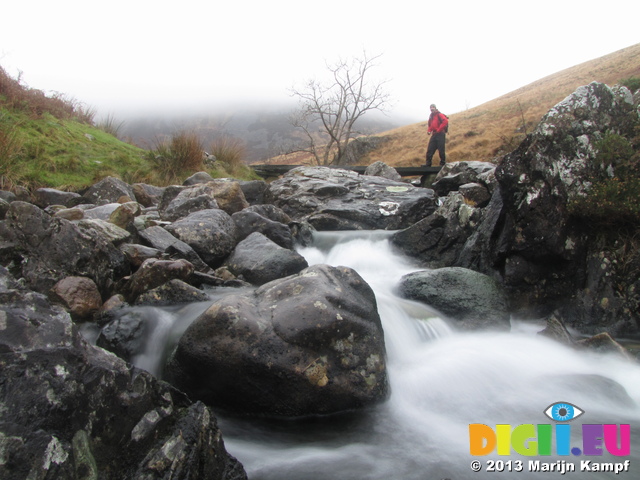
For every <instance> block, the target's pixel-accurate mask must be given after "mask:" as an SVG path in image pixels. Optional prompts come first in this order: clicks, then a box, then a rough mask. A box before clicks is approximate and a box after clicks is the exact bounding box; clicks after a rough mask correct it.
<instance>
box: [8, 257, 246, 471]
mask: <svg viewBox="0 0 640 480" xmlns="http://www.w3.org/2000/svg"><path fill="white" fill-rule="evenodd" d="M0 325H2V335H1V336H0V351H2V355H0V371H2V381H1V382H0V401H1V402H2V408H0V445H1V452H2V455H1V456H0V458H1V461H0V477H1V478H7V479H13V478H43V479H44V478H55V479H61V480H66V479H69V480H72V479H77V478H104V479H107V480H120V479H123V478H137V479H149V480H151V479H157V478H175V479H184V480H186V479H191V480H193V479H220V480H241V479H246V474H245V472H244V469H243V468H242V465H241V464H240V463H239V462H238V461H237V460H236V459H235V458H233V457H231V456H230V455H229V454H228V453H227V452H226V450H225V447H224V442H223V440H222V437H221V433H220V430H219V429H218V426H217V423H216V419H215V416H214V415H213V413H212V411H211V410H210V409H209V408H207V407H206V406H204V405H203V404H202V403H192V402H191V401H190V400H188V399H187V397H186V396H185V395H184V394H182V393H181V392H179V391H177V390H175V389H174V388H172V387H171V386H170V385H168V384H167V383H165V382H161V381H159V380H157V379H156V378H154V377H153V376H151V375H150V374H148V373H147V372H144V371H142V370H138V369H136V368H134V367H132V366H131V365H129V364H127V363H125V361H124V360H121V359H120V358H118V357H116V356H115V355H113V354H110V353H108V352H106V351H105V350H103V349H101V348H97V347H93V346H91V345H89V344H88V343H87V342H86V341H85V340H84V339H83V338H82V337H81V336H80V335H79V333H78V331H77V329H76V328H75V327H74V325H73V323H72V321H71V319H70V317H69V315H68V314H67V313H66V312H64V311H63V310H62V309H61V308H59V307H57V306H54V305H51V304H50V303H49V302H48V301H47V299H46V298H45V297H44V296H43V295H40V294H38V293H35V292H32V291H29V290H24V289H22V288H21V287H20V286H19V285H18V283H17V282H15V281H14V280H13V279H12V278H11V277H10V276H9V275H8V273H7V271H6V269H4V268H3V267H0Z"/></svg>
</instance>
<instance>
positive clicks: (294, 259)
mask: <svg viewBox="0 0 640 480" xmlns="http://www.w3.org/2000/svg"><path fill="white" fill-rule="evenodd" d="M224 265H225V266H226V267H227V268H228V269H229V270H230V271H231V272H232V273H233V274H234V275H236V276H242V277H243V278H244V279H245V280H246V281H247V282H249V283H252V284H254V285H262V284H264V283H267V282H270V281H271V280H275V279H277V278H282V277H286V276H288V275H293V274H295V273H298V272H299V271H300V270H302V269H303V268H306V267H308V266H309V265H308V264H307V261H306V260H305V259H304V257H303V256H302V255H300V254H299V253H298V252H295V251H293V250H290V249H288V248H283V247H281V246H279V245H278V244H276V243H275V242H273V241H272V240H270V239H269V238H267V237H266V236H264V235H263V234H261V233H258V232H254V233H252V234H251V235H249V236H248V237H247V238H246V239H244V240H242V241H241V242H240V243H238V245H237V246H236V248H235V250H234V251H233V253H232V254H231V255H230V256H229V258H227V259H226V260H225V262H224Z"/></svg>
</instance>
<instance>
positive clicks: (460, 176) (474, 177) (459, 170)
mask: <svg viewBox="0 0 640 480" xmlns="http://www.w3.org/2000/svg"><path fill="white" fill-rule="evenodd" d="M495 169H496V165H495V164H494V163H491V162H475V161H474V162H469V161H467V162H451V163H447V164H446V165H445V166H444V167H442V169H441V170H440V172H438V175H437V176H436V180H435V182H433V185H432V188H433V189H434V190H435V191H436V193H437V194H438V195H440V196H441V197H445V196H447V194H448V193H449V192H455V191H458V190H459V189H460V187H461V186H462V185H465V184H468V183H477V184H479V185H483V186H484V187H486V188H487V190H489V191H493V186H494V185H495V176H494V172H495Z"/></svg>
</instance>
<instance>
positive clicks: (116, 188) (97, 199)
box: [82, 177, 136, 205]
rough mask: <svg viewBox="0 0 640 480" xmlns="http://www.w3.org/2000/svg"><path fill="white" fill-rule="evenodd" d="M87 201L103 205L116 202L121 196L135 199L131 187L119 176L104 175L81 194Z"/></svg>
mask: <svg viewBox="0 0 640 480" xmlns="http://www.w3.org/2000/svg"><path fill="white" fill-rule="evenodd" d="M82 196H83V197H84V198H86V199H87V200H88V202H87V203H94V204H96V205H104V204H106V203H118V201H120V199H122V198H123V197H127V198H128V199H129V201H130V200H136V196H135V194H134V193H133V188H131V186H130V185H128V184H127V183H125V182H123V181H122V180H120V179H119V178H114V177H106V178H105V179H103V180H100V181H99V182H98V183H95V184H94V185H92V186H91V187H89V188H88V189H87V191H85V192H84V193H83V195H82Z"/></svg>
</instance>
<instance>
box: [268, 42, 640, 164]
mask: <svg viewBox="0 0 640 480" xmlns="http://www.w3.org/2000/svg"><path fill="white" fill-rule="evenodd" d="M630 77H640V44H637V45H634V46H631V47H628V48H625V49H623V50H619V51H617V52H614V53H611V54H609V55H606V56H604V57H601V58H597V59H595V60H590V61H588V62H585V63H582V64H579V65H576V66H574V67H571V68H567V69H566V70H562V71H561V72H558V73H556V74H553V75H549V76H548V77H545V78H542V79H540V80H538V81H536V82H533V83H531V84H529V85H527V86H525V87H522V88H519V89H518V90H515V91H513V92H511V93H508V94H506V95H503V96H501V97H499V98H496V99H495V100H492V101H490V102H487V103H484V104H482V105H479V106H477V107H474V108H471V109H469V110H466V111H464V112H460V113H455V114H450V112H443V113H446V114H447V115H449V125H450V126H449V134H448V135H447V144H446V145H447V161H448V162H457V161H462V160H467V161H469V160H481V161H492V160H494V159H495V158H496V157H499V156H500V155H503V154H505V153H508V152H510V151H512V150H513V149H514V148H515V147H516V146H518V144H519V143H520V142H521V141H522V140H523V139H524V137H525V136H526V134H527V133H530V132H531V131H532V130H533V129H534V128H535V126H536V125H537V124H538V123H539V122H540V119H541V118H542V116H543V115H545V114H546V113H547V112H548V111H549V110H550V109H551V107H553V106H554V105H555V104H557V103H558V102H560V101H561V100H563V99H564V98H565V97H567V96H568V95H570V94H571V93H572V92H574V91H575V90H576V88H578V87H580V86H582V85H587V84H589V83H591V82H593V81H598V82H602V83H606V84H608V85H615V84H617V83H619V82H620V81H621V80H624V79H628V78H630ZM374 136H375V137H383V138H385V139H386V142H381V145H380V147H378V148H377V149H375V150H373V151H371V152H370V153H369V154H367V155H365V156H364V157H362V158H361V159H360V161H359V162H358V163H359V164H360V165H370V164H371V163H373V162H376V161H383V162H385V163H386V164H388V165H392V166H396V167H409V166H418V165H423V164H424V163H425V154H426V151H427V144H428V143H429V137H428V136H427V119H426V118H425V121H423V122H419V123H414V124H412V125H407V126H404V127H400V128H396V129H393V130H390V131H387V132H383V133H379V134H377V135H374ZM434 161H436V162H437V161H438V157H437V156H436V158H435V160H434ZM268 163H275V164H311V163H312V158H311V156H310V155H308V154H305V153H295V154H290V155H281V156H279V157H275V158H272V159H270V160H269V162H268Z"/></svg>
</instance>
